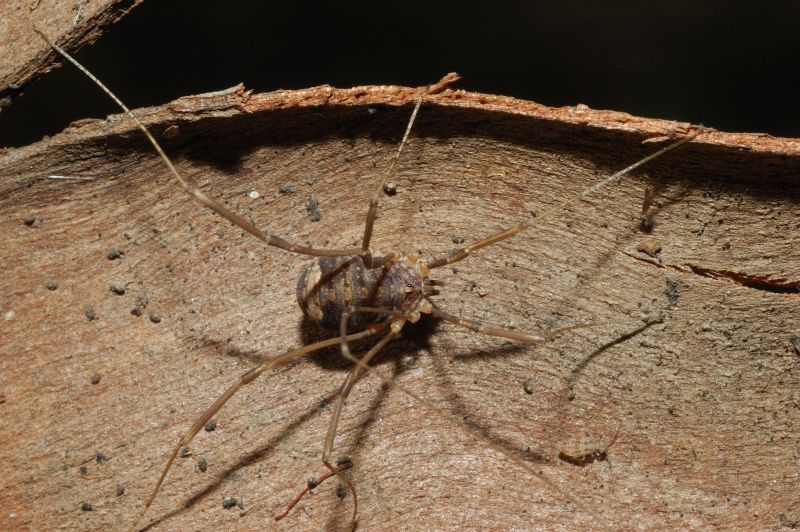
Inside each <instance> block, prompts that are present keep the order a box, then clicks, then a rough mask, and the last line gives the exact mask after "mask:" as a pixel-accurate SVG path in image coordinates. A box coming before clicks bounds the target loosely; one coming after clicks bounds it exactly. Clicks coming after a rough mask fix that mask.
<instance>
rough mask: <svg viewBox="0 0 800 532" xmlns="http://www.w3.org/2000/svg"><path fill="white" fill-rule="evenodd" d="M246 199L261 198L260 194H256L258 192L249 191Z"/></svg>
mask: <svg viewBox="0 0 800 532" xmlns="http://www.w3.org/2000/svg"><path fill="white" fill-rule="evenodd" d="M247 197H248V198H250V199H258V198H260V197H261V194H259V193H258V190H251V191H250V192H248V193H247Z"/></svg>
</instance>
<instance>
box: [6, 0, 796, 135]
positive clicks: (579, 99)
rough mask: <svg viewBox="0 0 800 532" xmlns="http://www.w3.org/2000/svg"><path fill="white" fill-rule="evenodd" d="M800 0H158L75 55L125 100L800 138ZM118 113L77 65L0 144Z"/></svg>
mask: <svg viewBox="0 0 800 532" xmlns="http://www.w3.org/2000/svg"><path fill="white" fill-rule="evenodd" d="M798 27H800V3H798V2H784V3H772V4H764V5H759V6H756V5H755V3H750V2H747V3H745V2H742V3H741V4H738V3H736V2H716V1H711V2H699V1H697V2H684V1H675V2H662V3H655V2H593V3H589V2H559V3H558V4H557V5H555V4H545V3H537V2H513V3H508V2H506V3H503V2H488V1H483V2H471V1H462V2H434V1H431V2H420V3H412V2H407V3H403V2H387V3H378V2H373V3H371V4H365V5H361V6H359V5H358V4H356V3H353V2H344V3H342V2H320V3H316V2H307V1H289V0H287V1H284V2H243V1H227V2H219V1H217V2H210V1H198V0H192V1H189V0H180V1H179V0H168V1H156V0H149V1H146V2H145V3H144V5H142V6H140V7H139V8H136V9H135V10H133V12H132V13H131V14H130V15H128V16H127V17H126V18H125V19H123V20H122V21H121V22H120V23H118V24H116V25H114V26H112V27H111V28H110V29H109V31H108V33H107V34H106V35H105V36H104V37H103V38H101V39H100V40H99V41H98V42H97V43H96V44H95V45H93V46H91V47H88V48H86V49H84V50H82V51H81V52H79V53H78V58H79V60H81V61H82V62H84V63H85V64H86V65H87V66H88V67H89V68H90V69H91V70H93V71H94V72H95V74H97V75H98V76H99V77H100V78H101V79H102V80H104V81H105V82H106V83H108V84H109V85H110V86H111V88H112V89H113V90H115V91H117V92H118V94H119V96H121V97H122V99H123V100H124V101H126V103H128V104H129V105H130V106H131V107H134V108H135V107H141V106H146V105H156V104H161V103H165V102H167V101H169V100H172V99H174V98H177V97H178V96H183V95H188V94H195V93H200V92H206V91H211V90H220V89H223V88H227V87H231V86H233V85H235V84H236V83H238V82H240V81H242V82H244V83H245V85H246V86H247V87H248V88H250V89H255V90H257V91H270V90H274V89H278V88H287V89H291V88H303V87H309V86H312V85H320V84H325V83H328V84H331V85H334V86H338V87H348V86H353V85H361V84H402V85H413V86H416V85H423V84H427V83H430V82H432V81H435V80H438V79H439V77H441V75H442V74H444V73H446V72H449V71H452V70H455V71H457V72H459V73H461V74H462V75H463V76H464V79H463V81H462V82H461V83H460V84H459V87H461V88H465V89H469V90H474V91H480V92H487V93H497V94H505V95H510V96H516V97H518V98H524V99H529V100H534V101H537V102H540V103H544V104H547V105H552V106H561V105H575V104H578V103H584V104H587V105H589V106H590V107H592V108H598V109H614V110H619V111H626V112H629V113H632V114H636V115H641V116H648V117H659V118H666V119H673V120H680V121H687V122H694V123H702V124H705V125H707V126H711V127H715V128H718V129H721V130H725V131H751V132H768V133H771V134H774V135H781V136H788V137H797V136H798V131H800V95H798V91H797V90H796V83H795V81H794V80H793V78H794V76H795V75H796V73H797V70H798V69H797V67H798V54H800V30H798ZM115 112H117V110H116V108H115V107H114V105H113V104H112V103H110V101H109V100H108V99H107V97H106V96H104V95H103V94H101V93H100V92H99V90H97V89H96V88H94V87H92V86H91V85H90V84H89V82H88V81H86V80H84V79H83V78H82V76H81V74H79V73H77V71H76V70H75V69H74V68H72V67H64V68H61V69H59V70H57V71H54V72H53V73H51V74H49V75H48V76H45V77H44V78H43V79H42V80H40V81H39V82H37V83H35V84H33V85H32V86H31V87H29V88H28V89H27V90H26V93H25V94H24V95H23V96H21V97H20V98H18V99H17V100H16V101H15V103H14V104H12V105H11V106H10V107H9V108H8V109H7V110H6V111H3V112H2V113H0V146H3V145H6V146H9V145H10V146H19V145H24V144H27V143H29V142H32V141H35V140H38V139H40V138H41V137H42V135H45V134H53V133H56V132H58V131H60V130H61V129H63V128H64V127H65V126H66V125H67V124H68V123H69V122H71V121H73V120H76V119H79V118H85V117H102V116H105V115H107V114H110V113H115Z"/></svg>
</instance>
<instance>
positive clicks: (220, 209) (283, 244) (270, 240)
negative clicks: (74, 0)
mask: <svg viewBox="0 0 800 532" xmlns="http://www.w3.org/2000/svg"><path fill="white" fill-rule="evenodd" d="M34 31H35V32H36V33H38V34H39V36H40V37H41V38H42V39H44V40H45V42H47V44H49V45H50V47H51V48H53V49H54V50H55V51H56V52H58V53H59V54H61V55H62V56H64V58H65V59H67V61H69V62H70V63H72V64H73V65H75V66H76V67H77V68H78V69H79V70H80V71H81V72H83V73H84V74H86V75H87V76H88V77H89V79H91V80H92V81H93V82H94V83H95V84H97V86H98V87H100V88H101V89H102V90H103V91H104V92H105V93H106V94H108V95H109V96H110V97H111V99H112V100H114V102H116V104H117V105H118V106H119V107H120V108H121V109H122V110H123V111H124V112H125V113H126V114H127V115H128V116H129V117H130V118H131V120H133V121H134V122H135V123H136V125H137V126H138V127H139V129H141V130H142V133H144V135H145V136H146V137H147V140H149V141H150V144H152V145H153V148H155V150H156V152H158V155H160V156H161V159H162V160H163V161H164V164H166V165H167V168H168V169H169V171H170V173H171V174H172V175H173V177H175V179H176V180H177V182H178V184H180V186H181V187H182V188H183V189H184V190H185V191H186V192H188V193H189V195H190V196H192V197H193V198H195V199H196V200H197V201H199V202H200V203H202V204H203V205H205V206H206V207H208V208H209V209H211V210H213V211H214V212H216V213H217V214H219V215H220V216H222V217H224V218H227V219H228V220H230V221H231V222H232V223H234V224H236V225H238V226H239V227H241V228H242V229H244V230H245V231H247V232H248V233H250V234H251V235H253V236H255V237H256V238H258V239H260V240H263V241H264V242H266V243H267V244H268V245H270V246H275V247H278V248H281V249H285V250H286V251H293V252H295V253H301V254H303V255H312V256H315V257H342V256H350V255H359V254H360V253H361V248H345V249H318V248H312V247H308V246H302V245H300V244H293V243H291V242H289V241H287V240H284V239H283V238H281V237H279V236H275V235H273V234H271V233H270V232H269V231H266V232H264V231H262V230H261V229H258V228H257V227H256V226H254V225H253V224H251V223H250V222H249V221H247V220H246V219H245V218H244V217H242V216H239V215H238V214H236V213H235V212H233V211H231V210H230V209H228V208H227V207H226V206H224V205H223V204H222V203H220V202H218V201H216V200H213V199H211V198H209V197H208V196H206V195H205V194H203V193H202V192H201V191H200V189H198V188H197V187H195V186H194V185H193V184H192V183H190V182H188V181H187V180H186V179H184V178H183V176H181V174H180V173H178V170H177V169H176V168H175V165H173V164H172V160H170V158H169V157H167V154H166V153H165V152H164V150H163V149H162V148H161V145H160V144H159V143H158V141H156V139H155V137H153V135H152V134H150V131H149V130H148V129H147V128H146V127H145V125H144V124H142V122H141V121H140V120H139V118H138V117H137V116H136V115H135V114H133V112H132V111H131V110H130V109H128V107H127V106H126V105H125V104H124V103H122V100H120V99H119V98H117V96H116V95H115V94H114V93H113V92H111V90H110V89H109V88H108V87H106V86H105V85H104V84H103V83H102V82H101V81H100V80H99V79H97V78H96V77H95V76H94V75H93V74H92V73H91V72H89V71H88V70H87V69H86V68H85V67H84V66H83V65H81V64H80V63H78V61H77V60H75V59H74V58H73V57H72V56H71V55H69V54H68V53H67V52H65V51H64V50H62V49H61V48H60V47H58V46H57V45H56V44H54V43H53V42H52V41H50V39H48V38H47V36H46V35H45V34H44V33H42V32H41V31H39V30H38V29H34Z"/></svg>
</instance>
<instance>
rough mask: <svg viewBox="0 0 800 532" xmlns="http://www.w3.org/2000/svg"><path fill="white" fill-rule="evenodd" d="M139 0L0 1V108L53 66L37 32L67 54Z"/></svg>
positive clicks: (51, 54) (90, 40) (97, 35)
mask: <svg viewBox="0 0 800 532" xmlns="http://www.w3.org/2000/svg"><path fill="white" fill-rule="evenodd" d="M141 2H142V0H80V1H72V0H7V1H3V2H0V110H2V109H3V107H6V106H7V105H9V104H10V103H11V101H12V100H13V98H14V97H15V96H18V95H19V94H21V93H22V91H24V90H25V87H26V86H27V85H28V84H29V83H31V82H32V81H34V80H36V79H37V78H38V77H39V76H41V75H42V74H45V73H47V72H49V71H50V70H51V69H52V68H53V67H54V65H55V63H56V59H57V55H56V53H55V52H53V51H52V50H51V49H50V47H49V46H47V44H46V43H45V42H44V41H43V40H42V39H40V38H39V36H38V35H36V33H34V32H33V28H38V29H39V30H41V31H43V32H44V33H45V34H47V35H48V36H49V37H50V38H51V39H53V40H54V41H56V42H58V43H59V44H60V45H61V46H62V47H63V48H64V49H66V50H67V51H69V52H73V51H76V50H78V49H79V48H81V47H82V46H85V45H87V44H91V43H93V42H94V41H96V40H97V39H99V38H100V36H101V35H102V34H103V31H104V30H105V29H106V27H107V26H109V25H111V24H113V23H114V22H117V21H118V20H119V19H121V18H122V17H123V16H125V15H127V14H128V13H129V12H130V11H131V10H132V9H134V8H135V7H136V6H138V5H139V4H140V3H141Z"/></svg>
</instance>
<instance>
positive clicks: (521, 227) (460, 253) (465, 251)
mask: <svg viewBox="0 0 800 532" xmlns="http://www.w3.org/2000/svg"><path fill="white" fill-rule="evenodd" d="M702 131H703V130H702V129H701V128H700V129H697V130H695V131H693V132H692V133H690V134H689V135H686V136H685V137H683V138H682V139H680V140H677V141H675V142H673V143H672V144H670V145H668V146H665V147H663V148H661V149H660V150H658V151H657V152H655V153H652V154H650V155H648V156H647V157H645V158H643V159H641V160H639V161H637V162H635V163H633V164H632V165H630V166H628V167H627V168H623V169H622V170H620V171H619V172H616V173H615V174H613V175H610V176H608V177H606V178H605V179H603V180H602V181H599V182H598V183H596V184H594V185H593V186H591V187H589V188H587V189H586V190H584V191H583V192H581V193H580V194H578V195H577V196H573V197H570V198H568V199H566V200H564V201H561V202H559V203H557V204H556V205H555V206H554V207H552V208H550V209H548V210H546V211H545V212H544V213H543V214H541V215H540V216H538V217H537V218H536V223H538V224H541V223H542V222H543V221H544V220H546V219H547V218H549V217H550V216H552V215H553V214H556V213H558V212H560V211H561V209H563V208H564V207H566V206H567V205H569V204H571V203H574V202H576V201H578V200H580V199H582V198H584V197H586V196H588V195H589V194H591V193H593V192H595V191H597V190H598V189H600V188H601V187H603V186H605V185H607V184H608V183H610V182H611V181H614V180H615V179H619V178H621V177H622V176H624V175H626V174H628V173H630V172H632V171H633V170H635V169H636V168H639V167H640V166H642V165H643V164H645V163H647V162H649V161H652V160H653V159H655V158H657V157H660V156H661V155H663V154H665V153H666V152H668V151H670V150H672V149H675V148H677V147H678V146H680V145H681V144H685V143H687V142H689V141H691V140H693V139H694V138H695V137H697V136H698V135H699V134H700V133H701V132H702ZM534 225H535V224H534V223H533V222H524V223H520V224H517V225H514V226H512V227H509V228H508V229H504V230H503V231H499V232H497V233H495V234H493V235H491V236H489V237H487V238H484V239H483V240H478V241H477V242H474V243H472V244H470V245H468V246H466V247H463V248H461V249H457V250H455V251H454V252H453V253H450V254H449V255H446V256H441V257H436V258H433V259H430V260H429V261H428V268H439V267H441V266H446V265H448V264H453V263H454V262H458V261H460V260H464V259H466V258H467V257H468V256H469V255H470V254H471V253H472V252H473V251H477V250H479V249H481V248H485V247H487V246H491V245H492V244H496V243H497V242H500V241H502V240H506V239H507V238H511V237H512V236H514V235H516V234H517V233H521V232H522V231H525V230H526V229H530V228H531V227H533V226H534Z"/></svg>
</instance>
